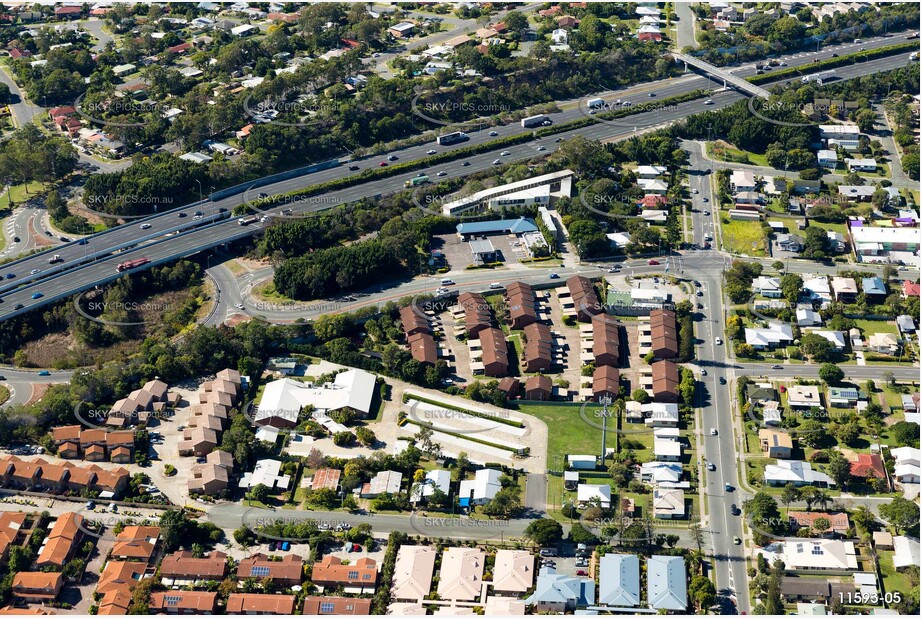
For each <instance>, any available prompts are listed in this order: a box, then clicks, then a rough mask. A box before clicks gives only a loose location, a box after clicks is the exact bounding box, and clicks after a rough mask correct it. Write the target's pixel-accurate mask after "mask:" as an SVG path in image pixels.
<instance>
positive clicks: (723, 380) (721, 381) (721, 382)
mask: <svg viewBox="0 0 921 618" xmlns="http://www.w3.org/2000/svg"><path fill="white" fill-rule="evenodd" d="M725 383H726V378H724V377H723V376H720V384H725Z"/></svg>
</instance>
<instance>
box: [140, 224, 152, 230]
mask: <svg viewBox="0 0 921 618" xmlns="http://www.w3.org/2000/svg"><path fill="white" fill-rule="evenodd" d="M151 227H153V226H152V225H150V224H149V223H142V224H141V229H142V230H149V229H150V228H151Z"/></svg>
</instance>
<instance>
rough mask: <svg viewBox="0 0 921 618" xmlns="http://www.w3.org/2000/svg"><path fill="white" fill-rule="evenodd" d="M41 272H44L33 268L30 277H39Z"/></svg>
mask: <svg viewBox="0 0 921 618" xmlns="http://www.w3.org/2000/svg"><path fill="white" fill-rule="evenodd" d="M40 272H42V271H41V270H39V269H37V268H33V269H32V270H30V271H29V274H30V275H37V274H38V273H40Z"/></svg>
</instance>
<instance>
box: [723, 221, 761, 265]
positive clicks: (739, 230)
mask: <svg viewBox="0 0 921 618" xmlns="http://www.w3.org/2000/svg"><path fill="white" fill-rule="evenodd" d="M720 222H721V225H722V236H723V249H725V250H727V251H730V252H732V253H742V254H745V255H753V256H757V257H764V256H766V255H767V242H766V240H765V238H764V231H763V230H762V229H761V222H760V221H731V220H730V219H729V215H728V214H726V213H720Z"/></svg>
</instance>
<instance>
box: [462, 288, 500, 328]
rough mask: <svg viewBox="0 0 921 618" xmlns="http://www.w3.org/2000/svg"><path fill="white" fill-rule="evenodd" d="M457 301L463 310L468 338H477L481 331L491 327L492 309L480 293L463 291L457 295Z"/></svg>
mask: <svg viewBox="0 0 921 618" xmlns="http://www.w3.org/2000/svg"><path fill="white" fill-rule="evenodd" d="M457 303H458V304H459V305H460V306H461V309H463V310H464V327H465V328H466V329H467V338H468V339H477V338H478V337H479V333H480V332H481V331H483V330H484V329H487V328H490V327H492V310H491V309H490V306H489V303H487V302H486V299H485V298H483V296H482V295H481V294H477V293H475V292H464V293H463V294H461V295H460V296H458V297H457Z"/></svg>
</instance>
